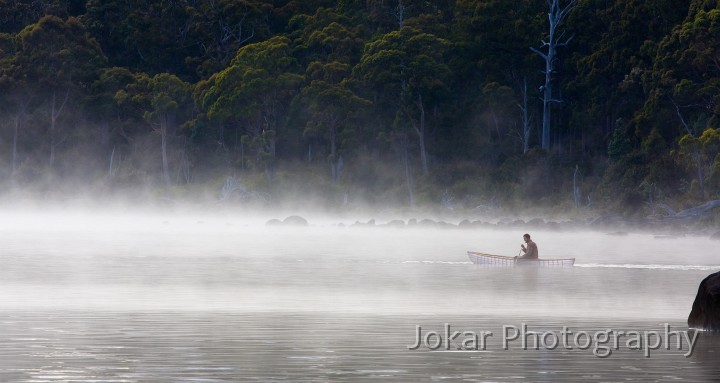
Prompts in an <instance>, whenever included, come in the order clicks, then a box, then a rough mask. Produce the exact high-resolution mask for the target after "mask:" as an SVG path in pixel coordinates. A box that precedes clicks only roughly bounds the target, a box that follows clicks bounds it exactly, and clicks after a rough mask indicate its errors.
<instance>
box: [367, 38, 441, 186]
mask: <svg viewBox="0 0 720 383" xmlns="http://www.w3.org/2000/svg"><path fill="white" fill-rule="evenodd" d="M449 45H450V43H449V42H448V41H447V40H445V39H441V38H438V37H437V36H435V35H432V34H429V33H423V32H421V31H419V30H417V29H414V28H411V27H402V28H400V29H399V30H396V31H392V32H389V33H386V34H384V35H381V36H379V37H378V38H377V39H376V40H374V41H371V42H369V43H367V44H366V46H365V51H364V53H363V56H362V58H361V59H360V62H359V64H358V65H357V66H356V67H355V69H354V71H355V73H356V76H357V77H358V78H359V79H360V80H361V81H364V82H365V83H366V84H367V85H369V86H370V87H371V88H372V90H373V91H374V92H375V93H376V95H377V96H376V97H377V98H378V99H383V101H386V102H387V105H389V106H390V108H393V109H394V112H395V124H396V125H398V126H399V127H400V128H402V126H405V125H409V126H411V127H412V129H413V131H414V132H415V133H416V135H417V142H418V145H419V148H420V161H421V166H422V170H423V173H424V174H427V173H428V169H429V165H428V154H427V141H426V139H427V130H428V125H427V114H428V110H429V108H430V107H431V106H436V105H438V104H439V102H440V100H441V99H442V97H443V96H444V95H445V94H446V92H447V91H448V86H447V84H448V81H449V80H450V78H451V74H452V73H451V71H450V69H449V66H448V64H447V62H446V61H445V57H444V55H445V53H446V52H447V50H448V47H449ZM377 104H378V103H376V105H377Z"/></svg>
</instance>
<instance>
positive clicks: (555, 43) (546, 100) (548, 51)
mask: <svg viewBox="0 0 720 383" xmlns="http://www.w3.org/2000/svg"><path fill="white" fill-rule="evenodd" d="M547 3H548V8H549V10H548V21H549V22H550V25H549V30H548V32H549V36H548V39H547V40H541V41H542V47H541V49H544V50H545V52H543V51H541V50H540V49H537V48H533V47H531V48H530V49H531V50H532V51H533V52H535V53H537V54H538V55H539V56H540V57H542V58H543V60H544V61H545V71H544V73H545V85H544V86H542V87H541V90H542V92H543V126H542V142H541V144H542V148H543V149H546V150H547V149H550V105H551V104H553V103H558V102H560V100H559V99H555V98H553V92H552V77H553V71H554V70H555V61H556V57H555V56H556V51H557V48H559V47H562V46H565V45H567V44H568V43H569V42H570V40H571V39H572V36H571V37H568V38H567V39H565V37H564V34H565V31H563V30H561V29H560V26H561V25H562V22H563V20H565V18H566V17H567V15H568V14H569V13H570V11H572V9H573V8H574V7H575V3H576V0H570V1H568V2H567V4H565V5H564V6H562V5H561V4H560V3H562V1H561V0H547Z"/></svg>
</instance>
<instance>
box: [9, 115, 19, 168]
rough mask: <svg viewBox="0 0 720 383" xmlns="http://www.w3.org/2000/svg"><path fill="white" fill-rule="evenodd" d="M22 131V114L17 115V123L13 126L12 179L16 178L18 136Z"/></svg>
mask: <svg viewBox="0 0 720 383" xmlns="http://www.w3.org/2000/svg"><path fill="white" fill-rule="evenodd" d="M19 131H20V114H17V115H15V121H14V125H13V147H12V173H10V177H15V174H16V172H17V144H18V134H19Z"/></svg>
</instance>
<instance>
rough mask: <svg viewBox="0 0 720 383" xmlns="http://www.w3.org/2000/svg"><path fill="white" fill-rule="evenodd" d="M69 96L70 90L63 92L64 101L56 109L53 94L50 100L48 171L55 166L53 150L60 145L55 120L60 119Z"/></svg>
mask: <svg viewBox="0 0 720 383" xmlns="http://www.w3.org/2000/svg"><path fill="white" fill-rule="evenodd" d="M69 96H70V90H69V89H68V91H67V92H65V99H64V100H63V102H62V104H60V106H59V107H58V106H57V105H56V104H57V101H56V97H55V92H53V94H52V100H51V103H50V104H51V105H50V132H49V136H50V160H49V165H50V169H52V168H53V166H54V165H55V150H56V147H57V146H58V145H60V144H61V142H60V141H58V140H57V119H58V117H60V114H62V111H63V109H64V108H65V104H66V103H67V100H68V97H69Z"/></svg>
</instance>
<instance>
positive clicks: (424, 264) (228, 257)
mask: <svg viewBox="0 0 720 383" xmlns="http://www.w3.org/2000/svg"><path fill="white" fill-rule="evenodd" d="M269 218H273V217H260V216H255V217H251V216H238V215H233V214H225V215H212V214H165V215H163V214H148V215H143V214H100V213H95V214H87V213H77V212H56V213H51V214H46V213H36V214H23V213H14V214H6V215H5V216H4V217H3V219H2V220H0V252H1V253H2V257H0V309H4V310H23V309H43V308H44V309H72V310H126V311H127V310H129V311H133V310H141V311H143V310H151V311H155V310H184V311H208V310H209V311H231V312H272V311H278V312H335V313H348V312H355V313H372V314H416V313H422V314H432V315H435V314H437V315H442V314H448V313H452V314H459V313H465V314H468V315H480V314H493V315H522V316H554V315H561V316H563V317H580V318H585V317H610V318H670V319H674V320H684V319H685V318H686V317H687V314H688V313H689V310H690V306H691V304H692V300H693V298H694V294H695V292H696V291H697V285H698V283H699V281H700V280H702V278H704V277H705V276H706V275H707V274H709V273H710V272H712V271H715V270H717V269H719V268H720V267H717V266H716V265H717V264H720V261H718V260H717V259H716V257H715V256H714V255H713V249H714V247H716V242H713V241H711V240H709V239H707V238H702V237H679V238H673V239H658V238H655V237H653V236H652V235H650V234H630V235H626V236H609V235H606V234H605V233H596V232H567V233H562V232H543V231H537V232H531V234H532V236H533V239H534V240H535V241H536V242H537V243H538V246H539V249H540V256H541V258H566V257H575V258H577V261H576V263H577V266H578V267H576V268H574V269H539V270H536V269H532V270H526V269H512V268H510V269H492V268H490V269H488V268H481V267H476V266H474V265H472V264H470V263H469V262H468V259H467V256H466V251H468V250H475V251H482V252H487V253H494V254H501V255H511V256H513V255H517V251H518V250H519V246H520V243H521V242H522V238H521V237H522V234H523V233H524V231H523V230H508V229H503V230H488V229H459V228H456V229H444V230H438V229H425V228H410V227H407V228H401V229H392V228H381V227H376V228H358V227H347V225H349V224H351V223H352V222H354V220H352V219H346V218H345V219H344V220H334V219H333V218H330V217H326V216H318V217H312V216H308V217H307V218H308V220H309V221H310V223H311V226H309V227H298V228H291V227H268V226H265V225H264V224H265V222H266V221H267V220H268V219H269ZM340 222H342V223H343V224H344V225H345V226H337V223H340Z"/></svg>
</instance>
